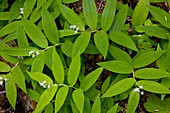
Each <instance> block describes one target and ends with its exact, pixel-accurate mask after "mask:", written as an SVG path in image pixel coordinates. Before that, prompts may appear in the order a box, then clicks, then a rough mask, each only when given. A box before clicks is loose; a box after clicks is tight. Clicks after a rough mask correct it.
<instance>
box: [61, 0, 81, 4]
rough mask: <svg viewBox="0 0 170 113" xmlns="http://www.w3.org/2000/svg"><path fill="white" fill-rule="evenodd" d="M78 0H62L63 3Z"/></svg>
mask: <svg viewBox="0 0 170 113" xmlns="http://www.w3.org/2000/svg"><path fill="white" fill-rule="evenodd" d="M77 1H79V0H62V2H63V3H67V4H68V3H73V2H77Z"/></svg>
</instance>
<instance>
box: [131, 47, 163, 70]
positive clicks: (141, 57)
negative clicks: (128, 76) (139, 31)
mask: <svg viewBox="0 0 170 113" xmlns="http://www.w3.org/2000/svg"><path fill="white" fill-rule="evenodd" d="M164 52H165V51H147V50H144V51H141V52H138V53H137V55H136V56H135V57H134V58H133V66H134V68H140V67H144V66H146V65H149V64H151V63H152V62H154V61H155V60H157V59H158V58H159V57H160V56H161V55H162V54H164Z"/></svg>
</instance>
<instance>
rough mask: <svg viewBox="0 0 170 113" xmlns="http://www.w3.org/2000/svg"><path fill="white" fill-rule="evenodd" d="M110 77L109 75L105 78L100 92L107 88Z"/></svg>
mask: <svg viewBox="0 0 170 113" xmlns="http://www.w3.org/2000/svg"><path fill="white" fill-rule="evenodd" d="M110 78H111V76H109V77H107V79H106V80H105V81H104V82H103V84H102V88H101V91H102V93H104V92H105V91H106V90H107V89H108V87H109V84H110Z"/></svg>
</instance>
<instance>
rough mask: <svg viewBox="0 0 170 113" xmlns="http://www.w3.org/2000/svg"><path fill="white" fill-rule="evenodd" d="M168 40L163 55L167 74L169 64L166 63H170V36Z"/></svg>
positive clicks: (169, 68)
mask: <svg viewBox="0 0 170 113" xmlns="http://www.w3.org/2000/svg"><path fill="white" fill-rule="evenodd" d="M168 39H169V42H168V45H167V48H166V53H165V55H166V58H165V57H164V58H165V59H166V60H165V63H166V64H165V66H166V70H167V71H168V72H170V63H168V62H170V36H169V37H168Z"/></svg>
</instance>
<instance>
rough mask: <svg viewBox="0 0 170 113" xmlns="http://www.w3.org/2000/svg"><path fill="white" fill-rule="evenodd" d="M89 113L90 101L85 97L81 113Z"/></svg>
mask: <svg viewBox="0 0 170 113" xmlns="http://www.w3.org/2000/svg"><path fill="white" fill-rule="evenodd" d="M90 111H91V104H90V99H88V98H87V97H85V99H84V109H83V113H90Z"/></svg>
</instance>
